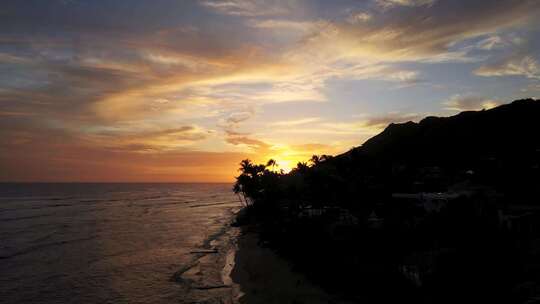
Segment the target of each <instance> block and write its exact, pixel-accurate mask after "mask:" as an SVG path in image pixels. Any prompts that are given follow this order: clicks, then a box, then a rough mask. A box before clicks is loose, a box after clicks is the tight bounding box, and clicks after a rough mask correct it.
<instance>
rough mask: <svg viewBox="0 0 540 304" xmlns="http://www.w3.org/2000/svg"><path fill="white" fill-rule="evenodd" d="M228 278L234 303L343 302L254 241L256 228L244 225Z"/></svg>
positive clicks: (314, 303)
mask: <svg viewBox="0 0 540 304" xmlns="http://www.w3.org/2000/svg"><path fill="white" fill-rule="evenodd" d="M236 248H237V251H236V253H235V259H234V262H235V264H234V267H233V269H232V272H231V278H232V281H233V282H234V284H237V286H236V288H237V292H239V293H237V294H236V295H235V296H236V301H237V303H242V304H244V303H249V304H253V303H255V304H257V303H261V304H262V303H265V304H266V303H268V304H272V303H276V304H278V303H279V304H287V303H291V304H292V303H295V304H299V303H310V304H318V303H346V302H344V301H340V300H339V299H337V297H335V296H332V295H330V294H328V293H326V292H325V291H323V290H322V289H321V288H319V287H318V286H315V285H314V284H312V283H310V282H309V281H308V280H307V279H306V277H305V276H304V275H302V274H300V273H297V272H294V271H293V270H292V265H291V264H290V263H289V262H288V261H286V260H284V259H283V258H281V257H279V256H278V255H277V254H275V253H274V252H273V251H272V250H271V249H269V248H264V247H261V246H260V245H259V244H258V236H257V233H256V231H254V230H253V229H251V227H250V226H244V227H242V228H241V229H240V231H239V232H238V237H237V238H236Z"/></svg>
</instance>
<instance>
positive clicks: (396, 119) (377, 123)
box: [363, 112, 423, 128]
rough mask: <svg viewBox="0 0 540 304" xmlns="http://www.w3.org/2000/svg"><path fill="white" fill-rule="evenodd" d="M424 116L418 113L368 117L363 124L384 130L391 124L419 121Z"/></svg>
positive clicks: (396, 113) (397, 113)
mask: <svg viewBox="0 0 540 304" xmlns="http://www.w3.org/2000/svg"><path fill="white" fill-rule="evenodd" d="M422 117H423V116H422V115H420V114H416V113H400V112H394V113H389V114H387V115H381V116H373V117H368V118H367V119H366V120H365V121H364V122H363V124H364V125H365V126H367V127H375V128H384V127H386V126H388V125H389V124H391V123H401V122H407V121H414V120H419V119H420V118H422Z"/></svg>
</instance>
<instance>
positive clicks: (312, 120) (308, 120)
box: [270, 117, 321, 127]
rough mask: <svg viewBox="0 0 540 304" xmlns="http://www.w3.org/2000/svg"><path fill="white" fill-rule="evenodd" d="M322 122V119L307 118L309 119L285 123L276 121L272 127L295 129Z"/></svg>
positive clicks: (286, 121)
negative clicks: (295, 127)
mask: <svg viewBox="0 0 540 304" xmlns="http://www.w3.org/2000/svg"><path fill="white" fill-rule="evenodd" d="M319 121H321V118H320V117H307V118H300V119H295V120H284V121H276V122H273V123H271V124H270V125H271V126H274V127H294V126H299V125H305V124H311V123H314V122H319Z"/></svg>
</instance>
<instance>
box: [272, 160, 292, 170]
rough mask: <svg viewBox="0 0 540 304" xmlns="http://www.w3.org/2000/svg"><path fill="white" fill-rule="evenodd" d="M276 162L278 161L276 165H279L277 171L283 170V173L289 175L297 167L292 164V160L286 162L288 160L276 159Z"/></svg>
mask: <svg viewBox="0 0 540 304" xmlns="http://www.w3.org/2000/svg"><path fill="white" fill-rule="evenodd" d="M275 161H276V164H277V166H276V168H275V170H276V171H280V170H283V172H285V173H289V172H291V170H292V169H293V168H294V166H295V165H294V164H293V163H292V161H291V160H286V159H279V158H277V159H275Z"/></svg>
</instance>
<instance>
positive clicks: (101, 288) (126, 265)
mask: <svg viewBox="0 0 540 304" xmlns="http://www.w3.org/2000/svg"><path fill="white" fill-rule="evenodd" d="M230 189H231V186H230V185H229V184H1V185H0V241H1V242H0V273H1V274H2V276H1V278H0V294H1V295H2V297H1V298H0V302H5V303H89V302H91V303H106V302H111V303H112V302H114V303H170V302H176V303H178V302H181V299H182V295H183V294H184V293H185V290H184V288H185V287H183V286H182V285H181V284H178V283H175V282H174V281H172V280H171V275H172V274H173V273H175V272H176V271H177V270H178V269H180V268H182V266H183V265H184V264H185V263H187V262H188V261H189V259H191V258H192V257H191V256H190V253H189V252H190V251H191V250H193V249H194V248H197V247H198V246H201V244H202V243H203V242H204V240H206V239H207V238H208V237H209V236H211V235H214V234H216V233H217V232H218V231H220V229H222V228H223V227H224V225H225V224H226V222H227V221H228V220H229V219H230V216H231V212H233V211H234V210H236V209H238V207H239V203H238V200H237V199H236V197H234V196H233V194H232V193H231V191H230Z"/></svg>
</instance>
